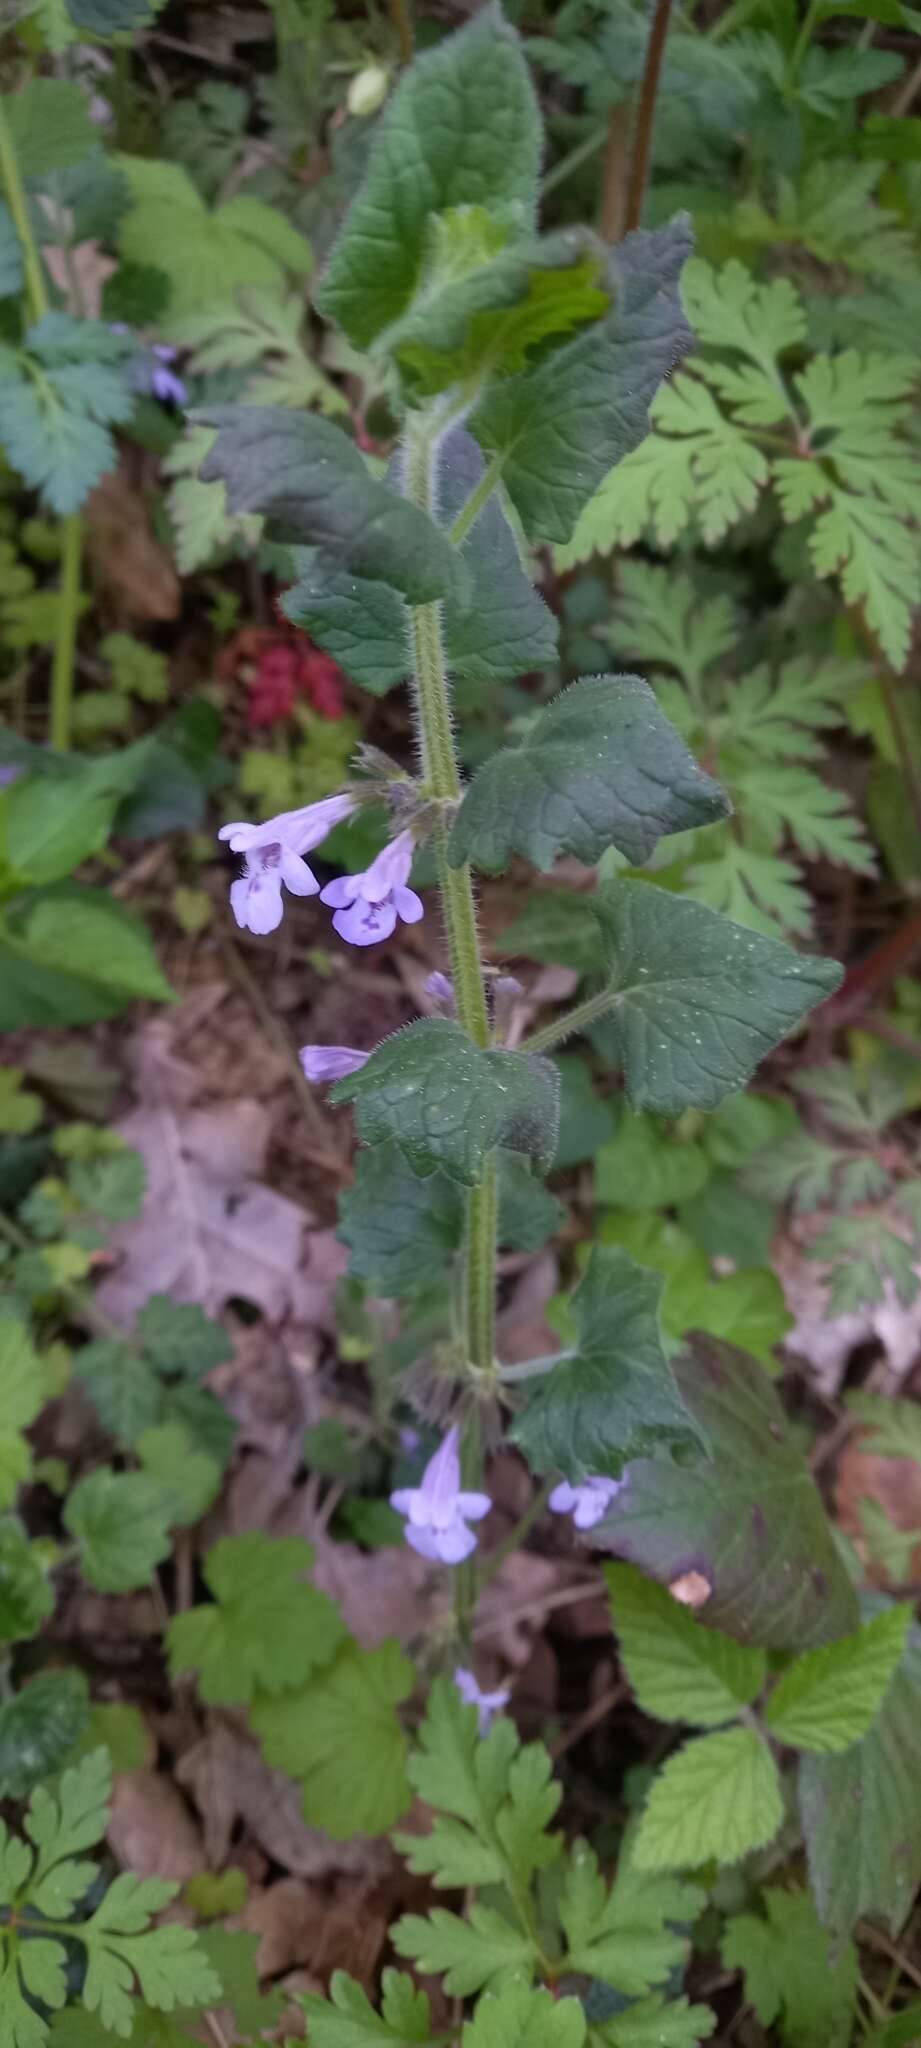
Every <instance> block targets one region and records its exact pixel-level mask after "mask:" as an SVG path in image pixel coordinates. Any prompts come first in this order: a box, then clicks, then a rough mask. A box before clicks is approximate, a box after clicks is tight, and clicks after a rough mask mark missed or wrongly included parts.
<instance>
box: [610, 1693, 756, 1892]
mask: <svg viewBox="0 0 921 2048" xmlns="http://www.w3.org/2000/svg"><path fill="white" fill-rule="evenodd" d="M782 1819H783V1798H782V1794H781V1789H780V1778H779V1776H778V1772H777V1766H776V1764H775V1762H774V1759H773V1757H772V1755H771V1752H770V1750H769V1749H768V1746H767V1744H766V1742H763V1741H762V1739H761V1736H760V1735H758V1734H757V1733H756V1731H755V1730H754V1729H753V1728H725V1729H721V1730H720V1732H719V1734H718V1735H701V1736H698V1737H697V1739H696V1740H695V1741H693V1742H686V1743H685V1744H684V1747H683V1748H682V1749H679V1750H678V1751H677V1752H676V1754H675V1755H674V1756H672V1757H670V1758H669V1760H668V1762H667V1763H666V1764H665V1765H664V1766H663V1768H662V1770H660V1771H659V1773H658V1775H657V1777H656V1778H655V1779H654V1781H653V1785H652V1790H651V1792H650V1794H649V1797H648V1799H647V1801H646V1805H645V1807H644V1809H643V1815H642V1818H641V1820H640V1825H639V1831H638V1834H637V1838H636V1846H635V1850H634V1854H635V1856H636V1861H637V1864H638V1866H639V1868H640V1869H641V1870H683V1869H687V1868H689V1867H693V1866H695V1865H697V1864H701V1863H706V1862H708V1861H709V1859H710V1858H711V1857H712V1858H713V1859H714V1861H715V1862H717V1863H736V1862H738V1860H739V1858H740V1857H741V1856H747V1855H748V1854H749V1852H750V1851H751V1850H752V1849H761V1848H763V1847H764V1846H765V1845H766V1844H767V1843H768V1842H770V1841H773V1838H774V1836H775V1835H776V1833H777V1830H778V1828H779V1827H780V1824H781V1821H782Z"/></svg>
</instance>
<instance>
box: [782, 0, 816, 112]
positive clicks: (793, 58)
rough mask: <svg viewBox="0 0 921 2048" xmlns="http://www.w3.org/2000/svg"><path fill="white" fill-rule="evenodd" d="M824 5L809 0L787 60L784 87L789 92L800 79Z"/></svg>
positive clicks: (814, 0)
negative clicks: (800, 70) (800, 69)
mask: <svg viewBox="0 0 921 2048" xmlns="http://www.w3.org/2000/svg"><path fill="white" fill-rule="evenodd" d="M822 5H823V0H809V6H808V7H807V9H806V12H805V15H804V16H803V23H802V27H801V29H800V32H799V35H798V36H797V38H796V41H795V43H794V45H793V48H792V50H791V52H790V56H789V57H788V59H787V68H786V71H785V73H784V85H785V87H786V90H787V91H788V92H789V91H790V89H791V87H792V86H794V85H795V84H796V81H797V79H798V77H799V68H800V65H801V63H802V61H803V58H804V57H805V55H806V51H807V50H808V48H809V45H810V43H811V41H812V31H813V29H814V28H815V26H816V23H817V22H818V21H819V19H820V17H821V13H822Z"/></svg>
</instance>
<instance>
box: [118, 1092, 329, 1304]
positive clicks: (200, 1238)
mask: <svg viewBox="0 0 921 2048" xmlns="http://www.w3.org/2000/svg"><path fill="white" fill-rule="evenodd" d="M115 1128H116V1130H117V1132H118V1135H119V1136H120V1137H121V1138H123V1139H124V1141H125V1143H126V1144H128V1145H132V1146H133V1147H134V1148H135V1149H136V1150H137V1151H138V1152H140V1154H141V1156H142V1158H143V1160H144V1165H145V1168H146V1173H147V1191H146V1195H145V1199H144V1206H143V1209H142V1211H141V1214H140V1216H137V1217H135V1218H133V1219H132V1221H131V1222H129V1223H123V1224H119V1225H118V1226H117V1227H116V1229H115V1230H114V1231H113V1232H112V1234H111V1237H110V1239H109V1251H110V1253H111V1254H112V1255H113V1257H114V1259H115V1265H114V1269H113V1271H112V1273H111V1275H110V1276H109V1278H108V1279H107V1280H105V1281H104V1282H103V1285H102V1287H101V1288H100V1290H99V1293H98V1295H97V1300H98V1303H99V1306H100V1308H101V1309H102V1310H103V1311H104V1313H105V1314H106V1315H108V1316H111V1317H112V1319H113V1320H114V1321H115V1322H117V1323H121V1324H122V1325H124V1326H125V1327H130V1326H131V1325H132V1324H133V1322H134V1319H135V1316H136V1315H137V1313H138V1310H139V1309H141V1308H142V1307H143V1305H144V1303H145V1302H146V1301H147V1300H148V1299H149V1297H150V1295H151V1294H171V1295H173V1296H174V1298H175V1299H176V1300H177V1301H194V1302H199V1303H200V1304H201V1306H202V1308H204V1309H205V1310H206V1311H207V1312H208V1313H209V1314H210V1315H216V1314H218V1313H219V1312H220V1310H221V1309H222V1308H223V1307H224V1305H225V1303H226V1302H227V1301H228V1300H230V1299H231V1298H232V1297H233V1298H237V1297H242V1298H243V1299H244V1300H246V1301H249V1302H252V1303H253V1304H254V1305H255V1306H256V1307H257V1308H258V1309H260V1310H261V1312H262V1314H263V1315H264V1316H265V1318H266V1320H267V1321H268V1322H280V1321H281V1319H282V1317H283V1316H286V1315H291V1316H294V1317H295V1318H296V1319H297V1320H298V1321H300V1322H304V1323H315V1324H316V1323H318V1324H320V1325H321V1326H322V1325H323V1324H325V1323H326V1321H327V1319H328V1317H329V1313H330V1274H329V1270H328V1259H326V1258H324V1259H323V1260H321V1261H320V1265H321V1268H322V1270H320V1271H317V1267H316V1263H315V1261H314V1259H313V1257H312V1255H311V1248H310V1235H309V1220H310V1219H309V1218H308V1216H307V1214H306V1212H305V1211H304V1210H303V1209H301V1208H300V1207H299V1206H298V1204H297V1203H295V1202H290V1201H288V1200H287V1198H286V1197H285V1196H284V1195H277V1194H275V1193H274V1192H273V1190H272V1189H271V1188H269V1187H266V1186H265V1185H264V1183H263V1182H262V1181H261V1180H260V1179H259V1178H258V1176H259V1174H260V1173H261V1172H262V1170H263V1167H264V1164H265V1155H266V1149H267V1145H268V1136H269V1119H268V1115H267V1112H266V1111H265V1110H264V1109H263V1108H262V1106H261V1105H260V1104H259V1103H257V1102H248V1101H241V1102H235V1103H225V1104H222V1105H221V1106H220V1107H219V1108H216V1109H200V1110H190V1111H186V1112H185V1113H184V1114H182V1115H179V1114H177V1112H176V1111H175V1110H174V1109H172V1108H171V1107H170V1106H169V1104H167V1103H162V1104H160V1105H159V1106H153V1107H150V1108H142V1109H137V1110H134V1111H132V1113H131V1114H130V1115H129V1116H127V1117H125V1118H124V1119H123V1120H122V1122H121V1123H119V1124H117V1125H116V1126H115Z"/></svg>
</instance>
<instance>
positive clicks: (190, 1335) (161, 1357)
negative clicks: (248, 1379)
mask: <svg viewBox="0 0 921 2048" xmlns="http://www.w3.org/2000/svg"><path fill="white" fill-rule="evenodd" d="M137 1334H138V1337H139V1339H140V1341H141V1343H142V1344H143V1346H144V1350H145V1351H146V1353H147V1356H148V1358H150V1359H151V1361H152V1362H153V1364H154V1365H155V1366H156V1369H157V1371H158V1372H159V1373H163V1374H164V1375H165V1377H166V1378H168V1379H170V1378H173V1377H175V1378H177V1379H184V1380H201V1379H204V1377H205V1375H206V1373H209V1372H212V1371H213V1370H214V1367H215V1366H216V1365H226V1364H227V1363H228V1361H229V1359H231V1358H232V1357H233V1345H232V1344H231V1341H230V1338H229V1337H228V1335H227V1331H226V1330H225V1329H223V1328H222V1326H221V1324H220V1323H216V1322H213V1321H212V1319H211V1317H210V1316H206V1315H205V1313H204V1310H203V1309H202V1308H200V1307H199V1305H198V1302H197V1301H174V1300H173V1299H172V1296H171V1295H169V1294H152V1295H151V1297H150V1300H149V1301H147V1302H145V1304H144V1307H143V1308H142V1310H141V1312H140V1315H139V1316H138V1319H137Z"/></svg>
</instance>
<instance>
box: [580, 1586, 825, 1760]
mask: <svg viewBox="0 0 921 2048" xmlns="http://www.w3.org/2000/svg"><path fill="white" fill-rule="evenodd" d="M605 1578H606V1580H607V1584H608V1591H609V1593H610V1595H611V1605H612V1608H613V1611H614V1627H615V1629H616V1631H617V1638H618V1642H619V1644H620V1656H621V1662H622V1663H623V1664H624V1665H625V1666H626V1670H627V1676H628V1678H629V1680H630V1684H631V1686H632V1687H633V1690H634V1692H635V1694H636V1697H637V1700H638V1701H639V1704H640V1706H641V1707H642V1708H643V1710H644V1712H645V1713H647V1714H655V1715H656V1716H657V1717H658V1719H659V1720H661V1721H689V1722H690V1723H691V1725H692V1727H695V1728H716V1727H719V1726H720V1724H721V1723H722V1722H724V1721H734V1720H735V1719H736V1717H737V1715H738V1714H739V1711H740V1709H741V1708H742V1707H747V1706H749V1705H750V1704H751V1702H752V1700H753V1699H755V1697H756V1695H757V1694H758V1693H759V1692H760V1690H761V1687H762V1685H763V1684H764V1681H765V1678H766V1676H767V1661H766V1659H765V1656H764V1653H763V1651H762V1650H752V1649H746V1648H745V1647H744V1646H743V1645H742V1644H741V1643H736V1642H733V1640H732V1637H731V1636H725V1635H722V1634H721V1633H720V1631H719V1630H718V1629H714V1628H704V1627H703V1626H702V1624H701V1623H700V1622H699V1621H695V1620H694V1617H693V1615H692V1614H689V1613H688V1610H687V1608H685V1607H682V1606H681V1604H680V1602H679V1601H678V1600H676V1599H675V1598H674V1597H673V1595H672V1594H671V1593H669V1592H667V1591H666V1588H665V1587H664V1586H660V1585H657V1583H656V1581H655V1580H654V1579H647V1578H644V1577H643V1575H642V1573H641V1572H638V1571H636V1570H635V1569H634V1567H633V1566H632V1565H629V1564H616V1565H607V1566H606V1567H605ZM818 1654H820V1655H822V1654H824V1652H819V1653H818Z"/></svg>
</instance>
